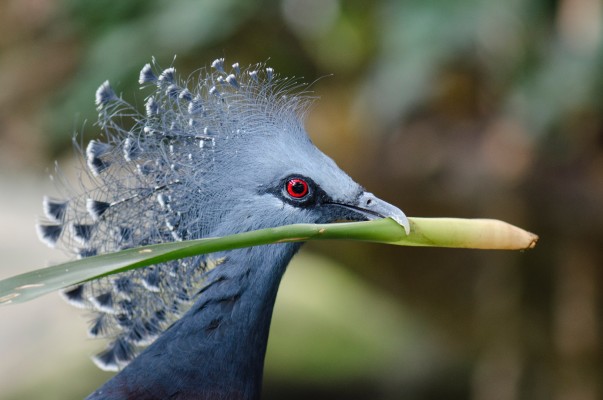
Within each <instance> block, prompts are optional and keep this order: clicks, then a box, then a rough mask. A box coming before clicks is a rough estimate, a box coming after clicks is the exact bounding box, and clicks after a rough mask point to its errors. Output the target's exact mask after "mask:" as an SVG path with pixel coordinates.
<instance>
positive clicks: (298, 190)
mask: <svg viewBox="0 0 603 400" xmlns="http://www.w3.org/2000/svg"><path fill="white" fill-rule="evenodd" d="M305 190H306V185H304V184H303V183H302V182H299V181H297V182H293V184H292V185H291V191H292V192H293V193H295V194H302V193H303V192H304V191H305Z"/></svg>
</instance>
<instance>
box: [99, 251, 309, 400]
mask: <svg viewBox="0 0 603 400" xmlns="http://www.w3.org/2000/svg"><path fill="white" fill-rule="evenodd" d="M298 248H299V245H298V244H275V245H268V246H261V247H251V248H246V249H240V250H234V251H231V252H227V253H223V254H219V255H218V256H219V257H224V260H225V261H224V262H223V263H222V264H221V265H219V266H217V267H216V268H215V269H214V270H212V271H211V272H210V273H209V274H208V275H207V280H206V285H205V286H204V287H203V289H201V291H200V294H199V296H198V298H197V299H196V301H195V303H194V305H193V306H192V307H191V308H190V310H189V311H188V312H187V313H186V314H185V315H184V316H183V317H182V318H181V319H179V320H178V321H177V322H175V323H174V324H173V325H172V326H171V327H170V328H168V330H166V331H165V332H164V333H163V334H162V335H161V336H160V337H159V338H158V339H157V340H156V341H155V342H154V343H153V344H152V345H151V346H149V347H148V348H147V349H146V350H145V351H143V352H142V353H141V354H140V355H139V356H138V357H136V358H135V359H134V360H133V361H132V362H131V363H130V364H129V365H128V366H127V367H126V368H125V369H124V370H123V371H122V372H121V373H119V374H118V375H116V376H115V377H113V379H111V380H110V381H108V382H107V383H106V384H105V385H104V386H103V387H101V388H100V389H99V390H98V391H97V392H95V393H94V394H92V395H91V397H90V399H97V398H98V399H100V398H103V399H118V398H120V399H121V398H137V399H163V398H170V399H181V398H182V399H185V398H186V399H246V400H247V399H258V398H259V397H260V391H261V384H262V375H263V366H264V356H265V353H266V345H267V341H268V333H269V329H270V320H271V317H272V310H273V307H274V302H275V299H276V294H277V291H278V286H279V283H280V280H281V278H282V275H283V273H284V272H285V269H286V267H287V264H288V263H289V261H290V259H291V257H292V256H293V254H294V253H295V252H296V251H297V249H298ZM94 396H97V397H94Z"/></svg>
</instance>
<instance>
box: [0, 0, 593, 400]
mask: <svg viewBox="0 0 603 400" xmlns="http://www.w3.org/2000/svg"><path fill="white" fill-rule="evenodd" d="M174 55H177V59H176V61H175V62H174V65H175V66H176V67H177V69H178V70H179V71H180V73H181V74H183V75H184V76H186V75H188V74H189V73H192V72H193V71H195V70H196V69H197V68H199V67H202V66H207V65H209V64H210V63H211V61H212V60H213V59H215V58H217V57H225V58H226V61H227V62H229V63H233V62H236V61H238V62H240V63H241V64H242V65H244V64H249V63H256V62H264V61H267V63H268V64H269V65H270V66H272V67H274V68H275V69H276V70H277V72H279V73H280V74H282V75H285V76H297V77H300V79H301V80H302V81H305V82H308V83H313V84H312V85H311V89H312V90H313V92H314V94H315V95H316V96H317V97H318V98H319V99H318V100H317V101H316V103H315V105H314V106H313V108H312V110H311V112H310V113H309V115H308V118H307V128H308V131H309V132H310V134H311V136H312V138H313V140H314V141H315V143H316V144H317V145H318V146H319V147H320V148H321V149H322V150H324V151H325V152H326V153H327V154H329V155H331V156H332V157H333V158H334V159H335V160H336V161H337V162H338V164H339V165H340V166H341V167H342V168H343V169H344V170H346V171H348V172H349V173H350V175H351V176H352V177H353V178H355V179H356V180H357V181H359V182H361V183H362V184H364V185H365V186H366V187H367V188H368V189H369V190H370V191H372V192H374V193H375V194H377V195H378V196H380V197H381V198H383V199H386V200H388V201H390V202H392V203H394V204H396V205H399V206H400V207H401V208H402V209H403V210H404V211H405V212H406V213H407V215H412V216H457V217H492V218H499V219H503V220H506V221H509V222H511V223H514V224H516V225H519V226H522V227H524V228H526V229H528V230H531V231H534V232H537V233H538V234H539V235H540V237H541V241H540V243H539V245H538V246H537V248H536V249H535V250H532V251H529V252H525V253H519V252H518V253H504V252H494V251H465V250H447V249H414V248H397V247H396V248H395V247H390V246H384V245H381V246H379V245H371V244H358V243H350V242H336V243H333V242H331V243H311V244H309V245H307V246H306V247H305V248H304V250H303V251H302V253H301V254H300V255H299V256H297V257H296V259H295V261H294V263H293V264H292V265H291V266H290V269H289V271H288V272H287V274H286V276H285V279H284V282H283V285H282V287H281V291H280V293H279V298H278V301H277V306H276V310H275V316H274V323H273V328H272V332H271V338H270V344H269V349H268V355H267V365H266V372H265V390H264V392H265V393H264V398H265V399H284V398H286V399H298V398H299V399H307V398H313V399H322V398H324V399H327V398H328V399H333V398H341V399H343V398H345V399H417V400H418V399H473V400H486V399H488V400H489V399H496V400H515V399H558V400H566V399H567V400H570V399H571V400H595V399H601V398H603V383H602V382H603V366H602V364H603V360H602V352H601V342H602V339H603V336H602V328H603V327H602V322H603V318H602V317H603V309H602V307H603V300H602V290H603V282H602V278H603V275H602V272H601V267H602V266H603V213H602V212H601V208H602V206H603V108H602V106H603V5H602V3H601V2H600V1H599V0H509V1H500V0H456V1H444V0H441V1H438V0H378V1H372V2H368V1H364V0H352V1H343V0H339V1H338V0H264V1H241V0H200V1H194V0H171V1H168V0H131V1H110V0H95V1H86V0H4V1H2V2H0V254H1V258H2V262H0V278H4V277H8V276H10V275H13V274H16V273H18V272H22V271H26V270H29V269H34V268H37V267H40V266H43V265H46V264H49V263H56V262H59V261H62V260H64V257H63V256H62V255H61V254H59V253H57V252H54V251H51V250H49V249H46V248H45V247H44V246H43V245H42V244H39V243H38V242H37V241H36V235H35V231H34V228H33V226H34V223H35V221H36V216H37V215H39V214H40V213H41V203H40V201H41V196H42V195H43V194H45V193H50V194H52V193H53V189H52V183H51V182H49V179H48V174H49V173H51V172H52V171H53V168H54V167H53V162H54V160H59V163H60V164H61V166H62V168H63V170H64V171H65V174H67V175H72V176H75V175H76V173H75V172H73V171H74V170H75V168H76V167H77V165H79V164H77V162H74V158H75V157H74V155H73V150H72V145H71V138H72V135H73V134H74V132H83V135H84V136H86V137H93V136H94V135H95V134H96V133H97V132H96V130H95V127H94V125H93V122H94V120H95V117H96V112H95V109H94V103H93V100H94V92H95V90H96V88H97V87H98V85H99V84H100V83H101V82H103V81H104V80H105V79H110V80H111V82H112V84H113V87H114V88H116V90H117V91H119V92H121V93H123V95H124V97H125V98H126V99H129V100H130V101H133V102H135V103H136V102H137V103H138V104H140V103H141V102H142V99H140V98H137V97H136V95H137V94H136V90H137V86H138V84H137V78H138V71H139V69H140V67H141V66H142V65H144V64H145V63H146V62H148V61H149V60H150V58H151V57H152V56H154V57H155V58H156V59H157V60H158V62H159V63H160V64H161V65H169V64H171V63H172V61H173V57H174ZM139 97H140V96H139ZM86 319H87V317H86V315H85V314H82V313H81V312H78V311H77V310H76V309H73V308H71V307H70V306H69V305H67V304H65V303H63V302H62V301H61V300H60V299H59V296H58V295H49V296H46V297H44V298H41V299H38V300H36V301H33V302H31V303H28V304H25V305H19V306H14V307H5V308H2V309H0V360H1V361H0V398H2V399H77V398H82V397H84V396H85V395H86V394H87V393H89V392H90V391H91V390H92V389H94V388H95V387H96V386H98V385H99V384H100V383H101V382H103V381H105V380H106V379H108V377H109V376H110V375H109V374H107V373H104V372H101V371H99V370H97V369H96V368H95V367H94V366H93V364H92V363H91V362H90V361H89V359H88V356H89V355H91V354H93V353H94V352H95V351H98V350H99V349H101V348H102V347H103V343H102V342H99V341H93V340H90V339H87V338H86V335H85V329H86Z"/></svg>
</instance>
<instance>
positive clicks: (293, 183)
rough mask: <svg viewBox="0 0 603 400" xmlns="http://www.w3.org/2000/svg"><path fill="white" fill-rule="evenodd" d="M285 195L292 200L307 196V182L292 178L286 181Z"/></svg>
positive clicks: (308, 189)
mask: <svg viewBox="0 0 603 400" xmlns="http://www.w3.org/2000/svg"><path fill="white" fill-rule="evenodd" d="M286 189H287V193H288V194H289V196H291V197H293V198H294V199H302V198H304V197H306V196H307V195H308V192H309V191H310V188H309V187H308V182H306V181H305V180H303V179H299V178H293V179H289V180H288V181H287V185H286Z"/></svg>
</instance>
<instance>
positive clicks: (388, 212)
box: [332, 192, 410, 235]
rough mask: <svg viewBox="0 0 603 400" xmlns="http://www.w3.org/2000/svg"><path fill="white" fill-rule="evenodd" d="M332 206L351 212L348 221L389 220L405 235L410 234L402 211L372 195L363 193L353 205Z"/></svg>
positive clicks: (338, 204) (407, 222)
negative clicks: (403, 231)
mask: <svg viewBox="0 0 603 400" xmlns="http://www.w3.org/2000/svg"><path fill="white" fill-rule="evenodd" d="M332 204H334V205H337V206H340V207H344V208H346V209H348V210H349V211H353V214H352V215H350V214H348V216H349V217H351V218H350V220H367V221H371V220H374V219H377V218H391V219H393V220H394V221H396V222H397V223H398V224H400V226H402V227H404V230H405V231H406V234H407V235H408V234H410V222H409V221H408V218H407V217H406V215H405V214H404V213H403V212H402V210H400V209H399V208H398V207H396V206H393V205H391V204H389V203H387V202H385V201H383V200H381V199H380V198H378V197H377V196H375V195H374V194H372V193H369V192H363V193H362V194H361V195H360V196H358V198H357V200H356V203H355V204H342V203H332Z"/></svg>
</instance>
